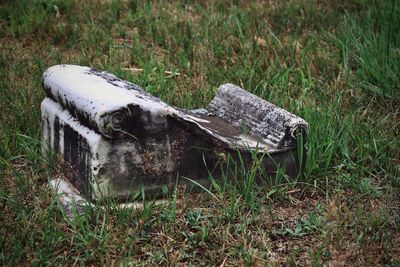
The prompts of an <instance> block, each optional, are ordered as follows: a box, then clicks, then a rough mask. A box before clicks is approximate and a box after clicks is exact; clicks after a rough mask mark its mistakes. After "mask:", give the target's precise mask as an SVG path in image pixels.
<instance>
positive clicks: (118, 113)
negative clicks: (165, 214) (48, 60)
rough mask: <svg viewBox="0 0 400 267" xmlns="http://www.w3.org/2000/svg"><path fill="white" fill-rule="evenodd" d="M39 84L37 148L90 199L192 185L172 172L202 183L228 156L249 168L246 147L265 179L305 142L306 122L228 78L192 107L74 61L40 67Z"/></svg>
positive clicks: (291, 169) (288, 165)
mask: <svg viewBox="0 0 400 267" xmlns="http://www.w3.org/2000/svg"><path fill="white" fill-rule="evenodd" d="M43 86H44V89H45V91H46V95H47V97H46V98H45V99H44V100H43V102H42V105H41V110H42V120H43V126H42V127H43V129H42V151H43V153H44V154H45V155H46V156H47V157H50V156H51V155H53V154H58V155H59V159H60V162H62V164H61V165H62V166H63V168H64V174H65V177H66V179H67V180H68V182H69V183H70V184H72V185H73V186H74V187H75V188H76V189H77V191H79V192H80V194H82V195H83V196H84V197H85V198H86V199H88V200H90V201H97V200H100V199H102V198H114V199H127V198H130V197H131V196H132V195H133V194H136V193H137V192H140V191H141V190H142V189H143V190H144V191H145V193H146V194H147V195H153V196H154V195H159V194H160V193H161V192H162V190H163V188H169V189H171V188H173V187H174V186H175V185H176V181H177V179H178V180H179V181H181V182H185V181H186V182H187V183H191V182H190V181H189V180H186V179H180V177H187V178H189V179H190V180H193V181H196V182H197V183H199V184H202V185H207V184H209V176H210V175H213V176H214V177H215V178H218V177H221V175H222V172H223V170H224V169H225V170H226V169H227V168H226V165H227V161H228V159H229V160H230V161H232V162H236V163H240V164H243V162H244V163H245V164H247V163H249V164H250V163H251V161H252V155H254V153H255V154H258V155H265V156H264V157H263V162H262V163H263V165H264V167H265V170H266V174H267V175H275V173H276V171H277V169H278V168H282V169H283V170H285V172H286V173H287V174H288V175H289V176H295V175H297V174H298V173H299V172H300V171H301V170H302V167H303V166H304V164H305V159H306V150H305V149H304V147H303V145H304V143H303V142H301V146H299V140H298V139H297V137H298V136H301V139H302V140H303V141H305V140H306V138H307V131H308V124H307V122H305V121H304V120H303V119H301V118H299V117H297V116H296V115H293V114H291V113H289V112H288V111H286V110H284V109H281V108H279V107H277V106H275V105H273V104H271V103H269V102H267V101H265V100H263V99H261V98H259V97H257V96H255V95H253V94H251V93H249V92H247V91H245V90H243V89H241V88H239V87H237V86H235V85H233V84H224V85H222V86H220V88H219V89H218V93H217V95H216V97H215V98H214V99H213V100H212V101H211V103H210V104H209V106H208V107H207V108H206V109H200V110H184V109H180V108H176V107H173V106H170V105H168V104H166V103H164V102H163V101H161V100H160V99H158V98H156V97H154V96H152V95H151V94H149V93H147V92H145V91H144V90H143V89H142V88H140V87H139V86H138V85H136V84H133V83H131V82H128V81H124V80H121V79H119V78H117V77H116V76H114V75H112V74H110V73H107V72H102V71H99V70H96V69H93V68H89V67H82V66H76V65H57V66H53V67H51V68H49V69H47V70H46V72H45V73H44V74H43ZM299 147H300V148H301V149H300V150H299ZM53 152H55V153H53ZM299 152H301V156H300V157H299ZM224 174H226V173H224ZM226 175H228V174H226ZM228 176H229V175H228Z"/></svg>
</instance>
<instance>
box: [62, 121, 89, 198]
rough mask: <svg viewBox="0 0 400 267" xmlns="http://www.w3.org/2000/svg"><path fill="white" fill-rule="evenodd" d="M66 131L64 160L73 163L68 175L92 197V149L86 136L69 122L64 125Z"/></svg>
mask: <svg viewBox="0 0 400 267" xmlns="http://www.w3.org/2000/svg"><path fill="white" fill-rule="evenodd" d="M63 131H64V160H65V161H66V162H68V163H69V164H71V166H72V169H68V170H66V171H68V172H69V173H67V174H66V177H68V178H69V180H70V182H71V183H72V184H73V185H74V186H75V187H76V188H78V189H79V190H80V191H81V192H82V193H83V195H85V196H87V197H90V193H91V188H90V184H89V180H90V175H91V164H90V158H91V151H90V147H89V145H88V143H87V141H86V139H85V138H84V137H82V135H80V134H79V133H78V132H77V131H75V130H74V129H73V128H71V127H70V126H69V125H68V124H64V125H63Z"/></svg>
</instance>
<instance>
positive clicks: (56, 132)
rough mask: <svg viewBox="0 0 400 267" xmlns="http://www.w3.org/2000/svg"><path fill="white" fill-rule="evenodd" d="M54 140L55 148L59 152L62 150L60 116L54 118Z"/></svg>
mask: <svg viewBox="0 0 400 267" xmlns="http://www.w3.org/2000/svg"><path fill="white" fill-rule="evenodd" d="M53 136H54V142H53V147H54V150H55V151H56V152H57V153H59V152H60V119H59V118H58V116H56V117H55V118H54V134H53Z"/></svg>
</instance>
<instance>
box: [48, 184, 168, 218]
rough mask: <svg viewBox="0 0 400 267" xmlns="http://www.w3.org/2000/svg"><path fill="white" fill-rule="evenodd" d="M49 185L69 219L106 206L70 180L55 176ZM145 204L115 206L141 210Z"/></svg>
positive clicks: (155, 202) (137, 202)
mask: <svg viewBox="0 0 400 267" xmlns="http://www.w3.org/2000/svg"><path fill="white" fill-rule="evenodd" d="M48 186H49V188H50V189H51V190H52V191H53V192H54V193H55V194H56V197H57V198H58V199H57V200H58V202H59V204H60V205H61V207H62V208H63V210H64V211H65V214H66V216H67V217H68V218H69V219H74V218H75V216H79V215H81V214H83V213H85V211H86V210H87V209H88V208H94V207H99V208H102V209H103V208H105V207H104V206H101V205H96V204H94V203H92V202H90V201H88V200H87V199H85V198H84V197H83V196H82V195H81V194H80V193H79V191H78V190H77V189H76V188H75V187H74V186H73V185H72V184H71V183H70V182H68V181H66V180H64V179H61V178H55V179H53V180H51V181H50V182H49V184H48ZM169 202H170V200H169V199H160V200H155V201H154V202H153V203H154V205H156V206H160V205H164V204H167V203H169ZM144 205H145V204H144V202H143V201H135V202H128V203H120V204H117V205H116V206H115V209H131V210H140V209H143V208H144Z"/></svg>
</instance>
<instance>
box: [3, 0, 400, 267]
mask: <svg viewBox="0 0 400 267" xmlns="http://www.w3.org/2000/svg"><path fill="white" fill-rule="evenodd" d="M60 63H70V64H81V65H88V66H93V67H96V68H99V69H102V70H107V71H110V72H112V73H115V74H116V75H117V76H119V77H121V78H124V79H127V80H130V81H132V82H134V83H137V84H139V85H141V86H142V87H143V88H145V90H147V91H149V92H151V93H152V94H154V95H157V96H159V97H161V98H162V99H163V100H165V101H166V102H168V103H170V104H173V105H176V106H180V107H184V108H198V107H204V106H205V105H206V104H207V103H208V102H209V101H210V100H211V99H212V98H213V96H214V95H215V92H216V89H217V88H218V86H219V85H221V84H223V83H226V82H231V83H234V84H237V85H239V86H241V87H243V88H246V89H247V90H249V91H251V92H253V93H254V94H256V95H258V96H260V97H262V98H264V99H266V100H268V101H270V102H273V103H275V104H277V105H279V106H281V107H283V108H285V109H287V110H289V111H291V112H293V113H295V114H297V115H299V116H301V117H303V118H304V119H305V120H307V121H308V122H309V124H310V135H309V140H308V143H307V147H308V150H309V157H308V161H307V166H306V170H305V173H304V175H303V176H301V177H298V178H297V179H295V180H290V181H289V180H287V179H286V177H285V176H284V175H282V174H279V175H277V177H272V178H266V183H265V185H263V186H253V185H251V184H247V185H246V186H244V187H240V186H227V187H225V188H222V187H218V186H216V187H215V188H214V190H212V193H208V192H204V193H196V194H189V193H187V192H185V191H184V190H183V189H179V190H178V191H177V192H176V194H174V196H173V197H171V201H170V203H169V204H167V205H165V206H157V207H155V206H154V205H152V203H151V202H148V203H146V205H145V207H144V208H143V209H141V210H136V211H132V210H116V209H112V206H113V204H112V203H110V204H109V205H106V208H105V209H104V210H99V209H98V210H96V209H93V210H90V211H89V212H88V213H87V214H85V215H84V216H80V217H77V218H76V219H75V220H72V221H68V220H67V218H65V214H63V212H62V210H61V209H60V207H59V205H58V204H57V201H56V199H55V197H54V195H53V194H52V192H51V191H50V190H49V189H48V188H47V182H48V181H49V180H50V179H52V178H54V177H57V176H60V175H62V174H61V173H60V171H59V170H58V169H57V167H55V166H52V165H51V164H48V163H46V161H45V160H44V159H43V158H42V157H41V154H40V149H39V139H40V121H41V119H40V108H39V107H40V102H41V100H42V99H43V98H44V91H43V90H42V87H41V74H42V73H43V71H44V70H45V69H46V68H47V67H49V66H52V65H54V64H60ZM134 68H138V69H142V71H134ZM165 71H170V73H165ZM177 73H179V75H178V74H177ZM0 111H1V112H0V206H1V215H0V264H1V265H10V266H20V265H29V266H30V265H51V266H54V265H106V266H110V265H117V266H133V265H134V266H136V265H145V266H147V265H159V264H161V265H172V266H174V265H177V264H178V265H192V266H198V265H218V266H235V265H249V266H253V265H262V266H264V265H267V266H268V265H272V266H274V265H280V264H286V265H288V266H296V265H300V266H309V265H314V266H319V265H331V266H338V265H349V266H353V265H358V266H376V265H389V266H399V265H400V191H399V189H400V138H399V137H400V2H399V1H396V0H392V1H390V0H388V1H383V0H382V1H378V0H376V1H373V0H348V1H345V0H318V1H316V0H288V1H280V0H266V1H238V0H236V1H219V0H215V1H212V0H208V1H191V0H185V1H155V2H152V1H136V0H132V1H124V0H120V1H118V0H87V1H72V0H31V1H29V0H26V1H23V0H15V1H4V0H3V1H1V0H0ZM252 175H259V173H257V169H250V170H247V171H245V172H242V176H243V179H246V178H248V177H250V176H252ZM239 178H241V177H239Z"/></svg>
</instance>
